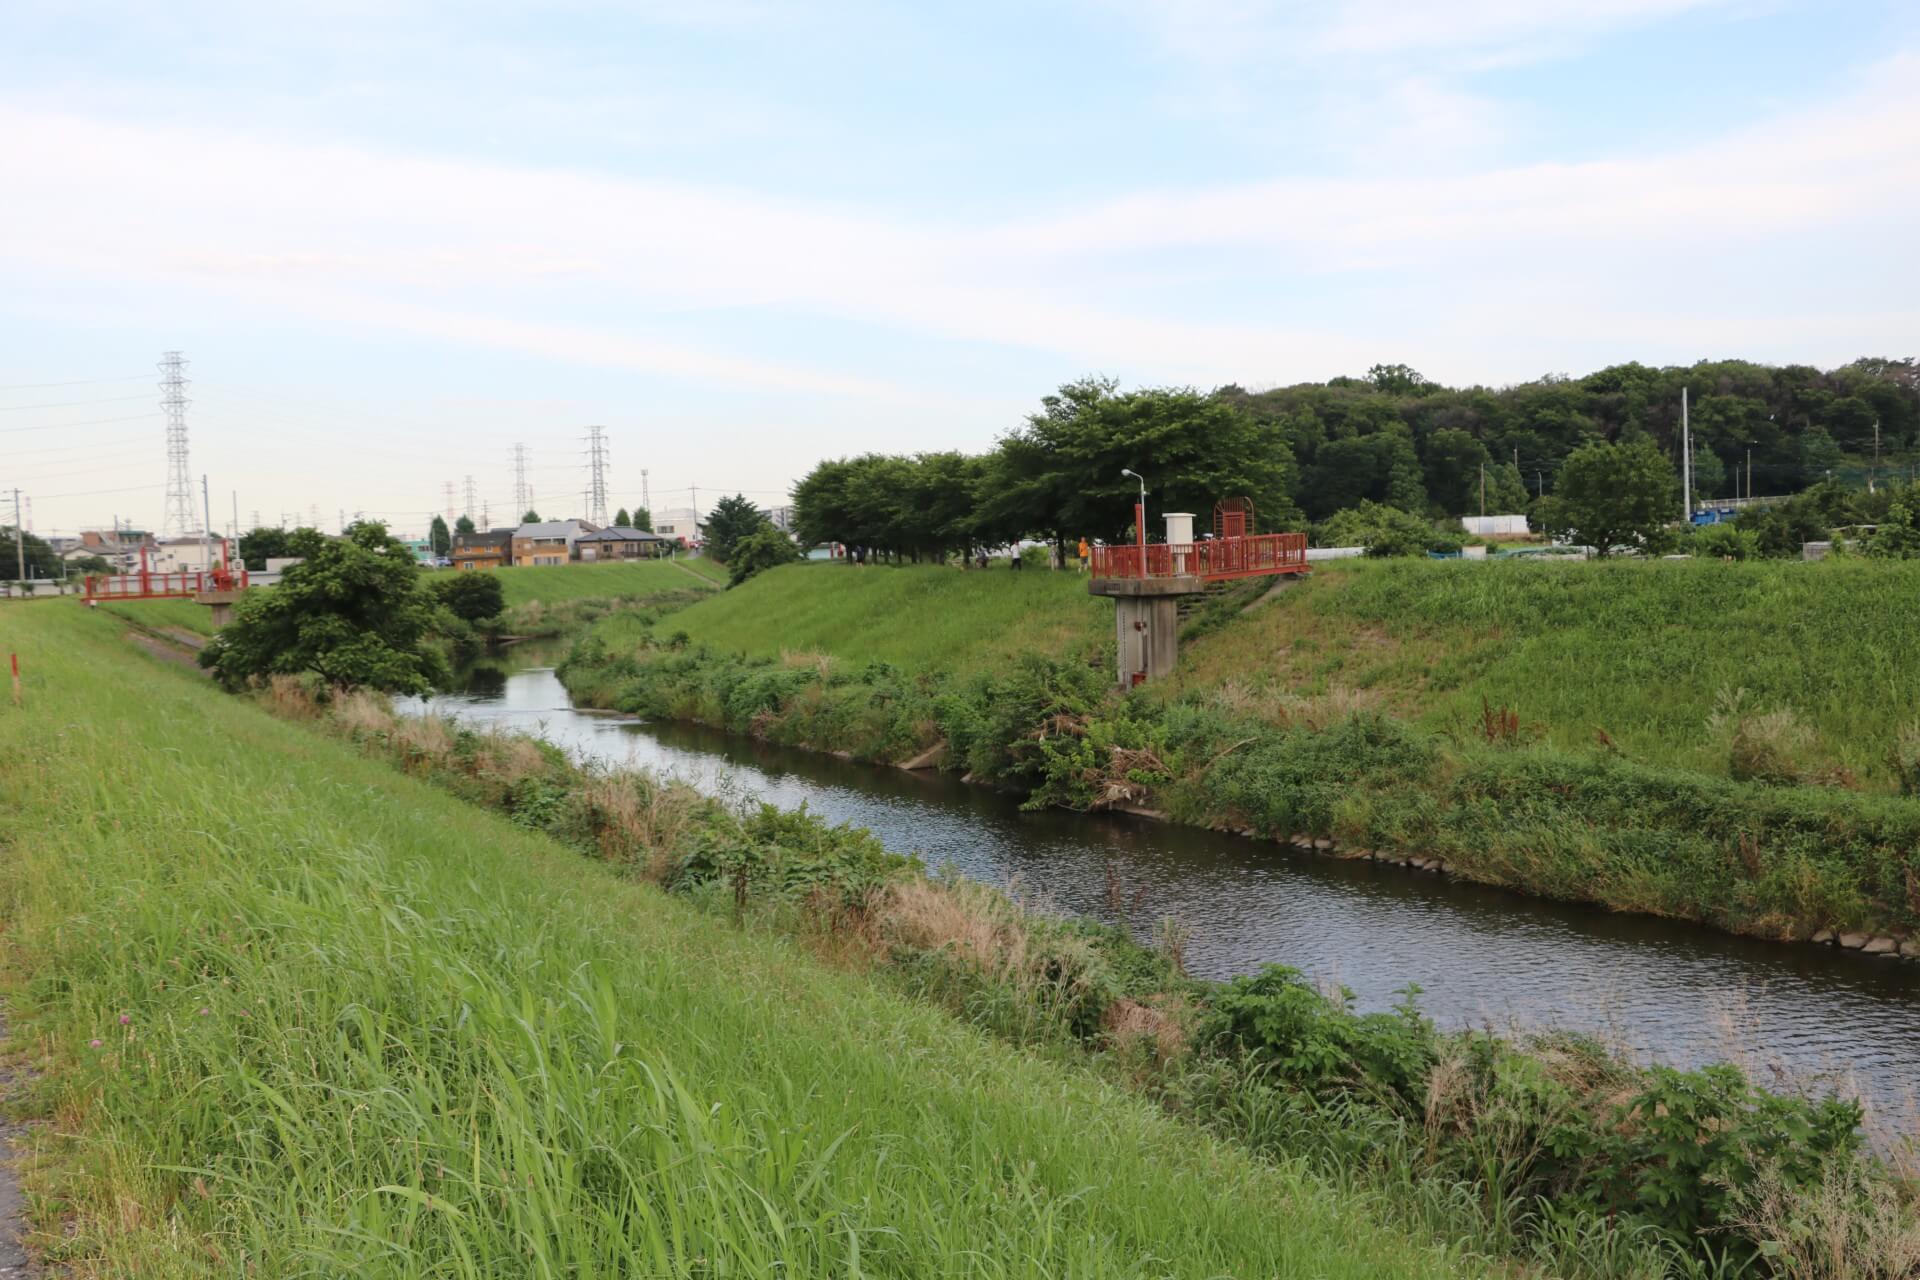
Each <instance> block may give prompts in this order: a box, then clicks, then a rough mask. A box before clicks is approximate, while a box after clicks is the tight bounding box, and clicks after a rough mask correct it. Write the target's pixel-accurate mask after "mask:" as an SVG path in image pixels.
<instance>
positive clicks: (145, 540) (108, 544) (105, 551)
mask: <svg viewBox="0 0 1920 1280" xmlns="http://www.w3.org/2000/svg"><path fill="white" fill-rule="evenodd" d="M152 546H153V536H152V535H151V534H147V533H142V532H139V531H137V530H133V529H113V530H106V529H83V530H81V532H80V544H79V545H78V546H76V547H74V548H73V549H72V550H71V551H66V552H62V553H61V554H62V556H63V557H64V558H65V559H67V560H79V559H84V558H85V557H87V556H99V557H100V558H101V559H102V560H105V561H106V562H107V563H108V564H110V565H112V566H113V570H114V572H115V573H133V572H134V571H136V570H137V569H139V568H140V549H141V548H142V547H147V548H151V547H152Z"/></svg>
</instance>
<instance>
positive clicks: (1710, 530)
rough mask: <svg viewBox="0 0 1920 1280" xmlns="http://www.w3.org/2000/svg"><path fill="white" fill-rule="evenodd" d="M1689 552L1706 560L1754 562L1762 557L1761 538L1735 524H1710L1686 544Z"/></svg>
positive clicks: (1697, 532) (1696, 531) (1698, 530)
mask: <svg viewBox="0 0 1920 1280" xmlns="http://www.w3.org/2000/svg"><path fill="white" fill-rule="evenodd" d="M1684 545H1685V546H1686V549H1687V551H1688V552H1689V553H1690V554H1692V555H1696V556H1700V557H1702V558H1704V559H1713V560H1753V559H1756V558H1758V556H1759V555H1760V538H1759V536H1758V535H1757V534H1755V533H1754V532H1753V531H1752V530H1751V529H1743V528H1741V527H1740V526H1739V525H1733V524H1710V525H1707V526H1706V527H1704V528H1701V529H1696V530H1695V531H1694V533H1693V537H1692V538H1691V539H1690V540H1688V541H1687V542H1686V543H1685V544H1684Z"/></svg>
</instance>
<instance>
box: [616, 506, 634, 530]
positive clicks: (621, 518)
mask: <svg viewBox="0 0 1920 1280" xmlns="http://www.w3.org/2000/svg"><path fill="white" fill-rule="evenodd" d="M629 519H630V517H629V516H628V515H627V509H626V508H625V507H622V508H620V509H619V510H618V511H616V512H614V513H613V522H614V523H615V524H616V525H618V526H620V527H621V528H623V529H630V528H632V527H633V526H632V525H631V524H629V523H628V521H629Z"/></svg>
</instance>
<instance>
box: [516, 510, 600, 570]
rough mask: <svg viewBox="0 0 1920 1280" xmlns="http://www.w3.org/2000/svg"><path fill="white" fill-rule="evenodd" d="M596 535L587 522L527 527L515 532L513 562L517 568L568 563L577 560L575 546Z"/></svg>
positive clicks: (564, 521) (530, 525) (549, 522)
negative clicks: (519, 566) (583, 537)
mask: <svg viewBox="0 0 1920 1280" xmlns="http://www.w3.org/2000/svg"><path fill="white" fill-rule="evenodd" d="M594 532H596V529H595V527H594V526H593V525H590V524H588V523H586V522H585V521H583V520H542V521H540V522H539V523H537V524H523V525H521V526H520V527H519V528H518V529H515V530H514V531H513V563H514V564H516V565H521V566H527V565H543V564H565V563H566V562H567V561H569V560H572V559H574V558H575V555H574V549H573V548H574V544H575V543H576V542H578V541H580V539H581V537H582V536H584V535H586V534H589V533H594Z"/></svg>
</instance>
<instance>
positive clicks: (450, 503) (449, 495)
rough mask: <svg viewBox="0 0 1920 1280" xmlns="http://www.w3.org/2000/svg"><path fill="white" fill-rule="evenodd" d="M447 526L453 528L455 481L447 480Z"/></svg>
mask: <svg viewBox="0 0 1920 1280" xmlns="http://www.w3.org/2000/svg"><path fill="white" fill-rule="evenodd" d="M447 528H449V529H451V528H453V481H451V480H449V481H447Z"/></svg>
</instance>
